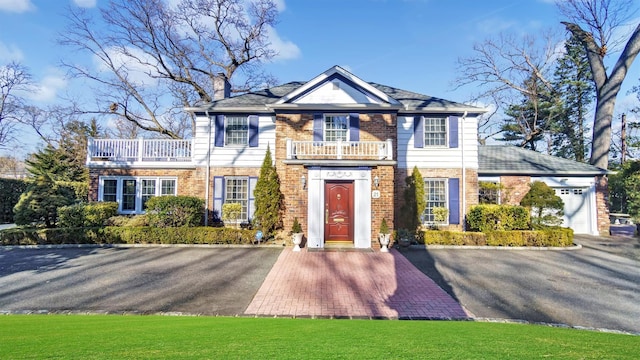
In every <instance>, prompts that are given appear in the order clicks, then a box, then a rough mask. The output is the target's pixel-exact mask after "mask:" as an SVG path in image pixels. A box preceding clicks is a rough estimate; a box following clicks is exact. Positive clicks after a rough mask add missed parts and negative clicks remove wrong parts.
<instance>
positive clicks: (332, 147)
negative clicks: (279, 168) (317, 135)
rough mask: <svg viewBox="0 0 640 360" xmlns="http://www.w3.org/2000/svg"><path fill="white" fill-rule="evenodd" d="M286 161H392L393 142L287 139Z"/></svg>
mask: <svg viewBox="0 0 640 360" xmlns="http://www.w3.org/2000/svg"><path fill="white" fill-rule="evenodd" d="M287 159H289V160H292V159H298V160H312V159H328V160H342V159H345V160H393V142H392V141H391V140H387V141H294V140H292V139H287Z"/></svg>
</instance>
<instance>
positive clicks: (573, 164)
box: [478, 145, 608, 176]
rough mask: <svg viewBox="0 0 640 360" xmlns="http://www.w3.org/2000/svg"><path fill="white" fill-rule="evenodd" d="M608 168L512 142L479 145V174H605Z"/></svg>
mask: <svg viewBox="0 0 640 360" xmlns="http://www.w3.org/2000/svg"><path fill="white" fill-rule="evenodd" d="M607 172H608V171H607V170H605V169H601V168H599V167H595V166H593V165H589V164H584V163H581V162H577V161H573V160H567V159H563V158H559V157H556V156H551V155H546V154H541V153H539V152H536V151H532V150H528V149H523V148H520V147H516V146H510V145H484V146H478V175H480V176H482V175H537V176H541V175H546V176H557V175H574V176H575V175H583V176H589V175H591V176H592V175H604V174H607Z"/></svg>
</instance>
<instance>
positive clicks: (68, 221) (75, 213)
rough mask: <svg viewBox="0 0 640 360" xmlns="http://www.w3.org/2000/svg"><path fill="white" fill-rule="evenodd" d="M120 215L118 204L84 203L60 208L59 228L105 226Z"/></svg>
mask: <svg viewBox="0 0 640 360" xmlns="http://www.w3.org/2000/svg"><path fill="white" fill-rule="evenodd" d="M117 213H118V203H117V202H93V203H88V204H86V203H82V204H75V205H69V206H63V207H61V208H58V227H61V228H72V227H95V226H103V225H104V224H105V222H106V221H107V219H109V218H110V217H112V216H116V214H117Z"/></svg>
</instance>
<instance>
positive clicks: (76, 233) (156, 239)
mask: <svg viewBox="0 0 640 360" xmlns="http://www.w3.org/2000/svg"><path fill="white" fill-rule="evenodd" d="M255 237H256V230H245V229H231V228H214V227H190V228H187V227H177V228H155V227H116V226H107V227H94V228H56V229H39V230H38V229H8V230H3V231H0V245H58V244H253V242H254V241H255Z"/></svg>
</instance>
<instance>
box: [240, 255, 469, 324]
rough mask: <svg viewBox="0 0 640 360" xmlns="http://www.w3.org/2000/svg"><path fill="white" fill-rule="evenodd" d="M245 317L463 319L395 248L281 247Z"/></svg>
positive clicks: (451, 301) (460, 310)
mask: <svg viewBox="0 0 640 360" xmlns="http://www.w3.org/2000/svg"><path fill="white" fill-rule="evenodd" d="M245 314H246V315H257V316H295V317H346V318H349V317H354V318H391V319H397V318H400V319H466V318H469V317H470V314H468V313H467V312H466V311H465V310H464V309H463V308H462V306H460V304H458V303H457V302H456V301H455V300H454V299H453V298H452V297H451V296H449V295H448V294H447V293H446V292H445V291H444V290H442V289H441V288H440V287H439V286H438V285H436V283H435V282H433V280H431V279H430V278H429V277H427V276H426V275H424V274H423V273H421V272H420V271H419V270H418V269H416V268H415V267H414V266H413V265H412V264H411V263H410V262H409V261H408V260H407V259H406V258H405V257H404V256H402V254H399V253H398V252H397V251H396V250H391V251H390V252H389V253H380V252H308V251H307V250H306V249H303V250H302V251H301V252H298V253H295V252H293V251H291V248H287V249H285V250H284V251H283V252H282V254H280V257H279V258H278V260H277V261H276V263H275V265H274V266H273V268H272V269H271V271H270V272H269V274H268V275H267V278H266V279H265V281H264V283H263V284H262V286H261V287H260V289H259V290H258V292H257V294H256V295H255V297H254V298H253V301H252V302H251V303H250V304H249V306H248V307H247V309H246V311H245Z"/></svg>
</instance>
